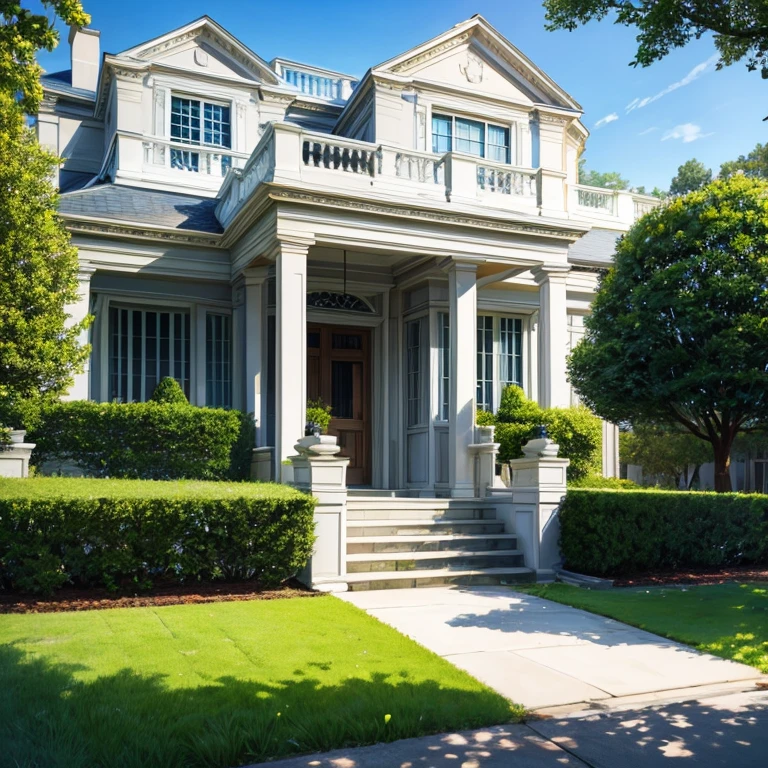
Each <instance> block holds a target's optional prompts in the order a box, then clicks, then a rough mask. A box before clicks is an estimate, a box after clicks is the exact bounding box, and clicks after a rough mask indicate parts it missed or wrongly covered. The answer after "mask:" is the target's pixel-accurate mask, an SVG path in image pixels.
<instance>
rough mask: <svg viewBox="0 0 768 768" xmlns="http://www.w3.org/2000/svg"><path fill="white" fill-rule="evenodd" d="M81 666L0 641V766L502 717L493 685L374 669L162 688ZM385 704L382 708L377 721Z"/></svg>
mask: <svg viewBox="0 0 768 768" xmlns="http://www.w3.org/2000/svg"><path fill="white" fill-rule="evenodd" d="M83 671H85V667H78V666H75V665H64V664H51V663H49V662H47V661H46V660H43V659H39V658H30V657H29V656H27V655H26V654H25V653H24V652H23V651H21V650H20V649H18V648H16V647H14V646H4V647H1V648H0V744H2V745H3V746H2V749H0V766H2V768H5V766H14V768H18V767H19V766H22V767H24V768H56V767H61V768H64V767H66V768H86V767H87V768H97V767H99V768H101V767H102V766H103V767H105V768H106V767H110V768H139V767H141V768H147V767H148V766H152V767H154V766H158V767H160V766H162V768H175V767H176V766H178V767H179V768H182V766H183V768H189V767H192V766H210V767H215V768H230V767H231V766H237V765H242V764H245V763H249V762H258V761H261V760H266V759H269V758H273V757H280V756H286V755H290V754H297V753H303V752H315V751H323V750H329V749H334V748H340V747H347V746H355V745H361V744H372V743H375V742H381V741H391V740H394V739H402V738H408V737H411V736H417V735H421V734H425V733H436V732H440V731H443V730H455V729H459V728H471V727H478V726H482V725H489V724H491V723H503V722H507V721H509V720H510V719H511V716H512V713H511V711H510V707H509V705H508V704H507V703H506V702H505V701H504V699H502V698H501V697H499V696H497V695H496V694H494V693H492V692H490V691H487V692H484V691H479V692H471V691H465V690H460V689H455V688H447V689H446V688H441V687H440V685H439V684H438V683H436V682H432V681H427V682H418V683H413V682H410V681H409V679H408V675H407V673H405V672H401V673H400V678H399V679H397V678H396V677H395V676H391V677H385V676H383V675H377V676H372V677H371V678H370V679H360V678H349V679H347V680H345V681H343V682H342V683H340V684H337V685H330V686H329V685H323V684H322V683H321V682H320V681H318V680H316V679H312V678H311V677H310V676H309V675H311V673H312V669H311V668H310V669H307V670H301V669H297V670H296V671H295V672H294V675H295V677H296V679H293V680H284V681H279V682H269V683H260V682H255V681H247V680H245V681H244V680H238V679H235V678H232V677H220V678H216V679H211V680H209V681H207V682H205V683H202V684H198V685H196V686H194V687H176V688H170V687H169V686H168V684H167V683H168V682H169V681H168V680H167V679H166V677H165V676H161V675H156V676H152V677H142V676H139V675H137V674H135V673H133V672H132V671H131V670H128V669H125V670H122V671H120V672H119V673H117V674H115V675H110V676H105V677H100V678H98V679H96V680H93V681H90V682H83V681H78V680H77V679H76V677H75V675H76V674H77V673H78V672H83ZM385 715H390V716H391V717H390V718H389V719H388V722H385Z"/></svg>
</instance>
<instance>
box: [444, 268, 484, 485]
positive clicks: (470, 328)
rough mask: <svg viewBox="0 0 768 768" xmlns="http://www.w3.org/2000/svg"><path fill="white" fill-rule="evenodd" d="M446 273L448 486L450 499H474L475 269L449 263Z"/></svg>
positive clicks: (475, 385)
mask: <svg viewBox="0 0 768 768" xmlns="http://www.w3.org/2000/svg"><path fill="white" fill-rule="evenodd" d="M447 271H448V303H449V307H450V320H449V322H450V337H451V355H450V358H451V373H450V382H451V391H450V399H449V407H450V412H449V414H448V418H449V421H448V482H449V483H450V488H451V495H452V496H468V497H471V496H474V494H475V483H474V459H473V457H472V455H471V454H470V450H469V446H470V445H472V444H473V443H474V442H475V394H476V389H477V374H476V371H477V265H476V264H472V263H466V262H452V263H451V264H449V265H448V266H447Z"/></svg>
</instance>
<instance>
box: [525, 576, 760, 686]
mask: <svg viewBox="0 0 768 768" xmlns="http://www.w3.org/2000/svg"><path fill="white" fill-rule="evenodd" d="M525 591H526V592H528V593H530V594H533V595H537V596H538V597H545V598H547V599H548V600H555V601H556V602H559V603H566V604H567V605H572V606H574V607H576V608H583V609H584V610H586V611H592V612H593V613H599V614H601V615H602V616H610V617H611V618H613V619H618V620H619V621H623V622H625V623H627V624H632V625H634V626H636V627H641V628H642V629H647V630H648V631H649V632H655V633H656V634H658V635H663V636H664V637H669V638H671V639H672V640H678V641H680V642H682V643H687V644H688V645H692V646H694V647H695V648H698V649H699V650H700V651H706V652H707V653H712V654H714V655H715V656H722V657H723V658H725V659H733V660H734V661H740V662H743V663H744V664H750V665H751V666H753V667H757V668H758V669H759V670H761V671H762V672H765V673H768V585H766V584H714V585H708V586H701V587H685V588H681V587H633V588H631V589H612V590H605V591H590V590H586V589H580V588H578V587H571V586H568V585H566V584H540V585H537V586H532V587H528V588H526V589H525Z"/></svg>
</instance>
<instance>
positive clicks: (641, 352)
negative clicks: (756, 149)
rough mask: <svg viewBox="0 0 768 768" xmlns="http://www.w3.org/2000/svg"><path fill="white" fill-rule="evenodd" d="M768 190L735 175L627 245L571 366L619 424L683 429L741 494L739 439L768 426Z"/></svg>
mask: <svg viewBox="0 0 768 768" xmlns="http://www.w3.org/2000/svg"><path fill="white" fill-rule="evenodd" d="M766 285H768V183H766V182H762V181H757V180H753V179H748V178H746V177H744V176H741V175H738V176H734V177H733V178H732V179H729V180H727V181H715V182H713V183H712V184H710V185H709V186H707V187H704V188H703V189H701V190H697V191H696V192H691V193H689V194H688V195H685V196H682V197H676V198H671V199H670V200H669V201H668V202H666V203H665V204H663V205H661V206H659V207H658V208H656V209H654V210H653V211H651V212H650V213H647V214H646V215H645V216H643V217H642V218H641V219H639V220H638V221H637V222H636V223H635V225H634V226H633V227H632V229H630V231H629V232H628V233H627V234H626V235H625V236H624V237H623V238H622V239H621V240H620V241H619V244H618V246H617V251H616V260H615V264H614V266H613V267H612V268H611V269H610V270H609V271H608V272H607V273H606V274H605V275H604V276H603V278H602V279H601V283H600V286H599V288H598V292H597V296H596V298H595V301H594V303H593V307H592V314H591V315H590V316H589V317H588V318H587V319H586V322H585V325H586V329H587V330H586V334H585V337H584V339H583V340H582V341H581V342H580V343H579V344H578V345H577V347H576V348H575V349H574V351H573V353H572V355H571V357H570V359H569V361H568V371H569V376H570V380H571V382H572V383H573V385H574V387H575V388H576V389H577V391H578V392H579V394H580V395H581V398H582V400H583V401H584V403H585V404H586V405H587V406H588V407H589V408H591V409H592V410H593V411H594V412H595V413H597V414H598V415H600V416H602V417H603V418H604V419H607V420H608V421H611V422H613V423H624V422H629V423H630V424H643V423H657V424H668V425H672V424H680V425H682V426H683V427H685V428H686V429H687V430H688V431H689V432H691V433H692V434H694V435H696V437H699V438H701V439H702V440H706V441H707V442H709V443H711V444H712V451H713V457H714V461H715V489H716V490H718V491H726V490H730V487H731V484H730V475H729V465H730V453H731V447H732V445H733V441H734V438H735V437H736V435H737V434H738V433H739V432H740V431H743V430H745V429H748V428H749V427H750V426H751V425H753V424H756V423H760V422H763V423H764V422H765V419H766V417H767V416H768V376H766V371H768V323H767V322H766V319H765V318H766V317H768V291H767V290H766V288H765V286H766Z"/></svg>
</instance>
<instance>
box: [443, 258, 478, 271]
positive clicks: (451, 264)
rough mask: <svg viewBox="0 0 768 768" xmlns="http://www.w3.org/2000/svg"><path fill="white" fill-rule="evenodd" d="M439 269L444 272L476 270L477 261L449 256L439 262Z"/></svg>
mask: <svg viewBox="0 0 768 768" xmlns="http://www.w3.org/2000/svg"><path fill="white" fill-rule="evenodd" d="M439 266H440V269H442V270H444V271H445V272H454V271H455V272H477V268H478V266H479V263H478V262H477V260H475V259H462V258H457V257H455V256H449V257H448V258H446V259H443V260H442V261H441V262H440V265H439Z"/></svg>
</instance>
